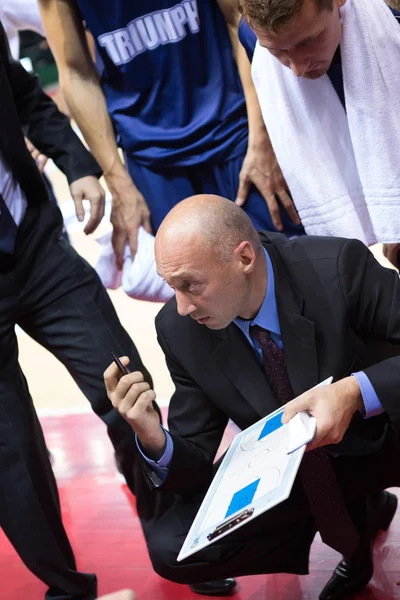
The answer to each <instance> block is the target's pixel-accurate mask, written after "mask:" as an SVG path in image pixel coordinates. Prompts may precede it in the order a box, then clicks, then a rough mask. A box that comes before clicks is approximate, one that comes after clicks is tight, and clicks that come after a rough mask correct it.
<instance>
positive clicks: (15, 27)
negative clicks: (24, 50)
mask: <svg viewBox="0 0 400 600" xmlns="http://www.w3.org/2000/svg"><path fill="white" fill-rule="evenodd" d="M0 21H1V22H2V24H3V27H4V30H5V32H6V35H7V37H8V41H9V43H10V49H11V54H12V55H13V57H14V58H15V59H16V60H18V58H19V35H18V32H19V31H21V30H24V29H29V30H31V31H36V33H40V34H41V35H44V29H43V25H42V22H41V19H40V13H39V6H38V3H37V0H0ZM0 193H1V195H2V196H3V198H4V201H5V203H6V205H7V208H8V210H9V211H10V213H11V216H12V218H13V219H14V221H15V222H16V224H17V225H19V224H20V223H21V221H22V219H23V217H24V215H25V211H26V206H27V203H26V199H25V195H24V193H23V191H22V190H21V188H20V186H19V185H18V184H17V183H16V182H15V181H14V180H13V177H12V174H11V172H10V171H9V169H8V168H7V166H6V165H5V163H4V162H3V161H2V160H1V158H0Z"/></svg>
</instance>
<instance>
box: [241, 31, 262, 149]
mask: <svg viewBox="0 0 400 600" xmlns="http://www.w3.org/2000/svg"><path fill="white" fill-rule="evenodd" d="M236 62H237V67H238V71H239V75H240V80H241V82H242V87H243V92H244V97H245V101H246V110H247V119H248V124H249V146H251V145H252V144H254V145H255V144H257V143H259V142H260V140H264V141H266V142H268V143H270V141H269V136H268V132H267V130H266V128H265V125H264V120H263V117H262V113H261V108H260V104H259V102H258V97H257V92H256V89H255V87H254V83H253V80H252V77H251V65H250V61H249V59H248V56H247V54H246V50H245V49H244V48H243V46H242V44H240V42H238V48H237V52H236Z"/></svg>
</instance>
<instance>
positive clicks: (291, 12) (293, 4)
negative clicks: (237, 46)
mask: <svg viewBox="0 0 400 600" xmlns="http://www.w3.org/2000/svg"><path fill="white" fill-rule="evenodd" d="M314 2H315V5H316V7H317V8H318V9H319V10H320V11H321V10H333V0H314ZM303 4H304V0H239V10H240V12H241V14H242V15H243V17H244V19H245V20H246V21H247V22H248V23H249V25H250V26H251V27H254V28H256V29H257V28H258V29H262V30H266V31H268V32H272V33H277V32H278V31H280V30H281V29H282V28H284V27H285V26H286V25H289V24H290V23H291V22H292V21H293V19H294V18H295V17H296V15H298V14H299V12H300V11H301V9H302V8H303Z"/></svg>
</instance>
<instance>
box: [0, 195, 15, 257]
mask: <svg viewBox="0 0 400 600" xmlns="http://www.w3.org/2000/svg"><path fill="white" fill-rule="evenodd" d="M17 231H18V227H17V224H16V223H15V221H14V219H13V218H12V216H11V213H10V211H9V210H8V207H7V204H6V203H5V201H4V198H3V196H2V195H1V194H0V252H5V253H6V254H14V248H15V240H16V237H17Z"/></svg>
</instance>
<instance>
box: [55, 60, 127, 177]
mask: <svg viewBox="0 0 400 600" xmlns="http://www.w3.org/2000/svg"><path fill="white" fill-rule="evenodd" d="M60 84H61V89H62V91H63V93H64V96H65V99H66V101H67V103H68V107H69V109H70V111H71V115H72V117H73V118H74V119H75V121H76V123H77V125H78V127H79V129H80V130H81V132H82V134H83V136H84V138H85V140H86V142H87V144H88V146H89V148H90V150H91V152H92V153H93V156H94V157H95V158H96V160H97V162H98V163H99V165H100V167H101V169H102V171H103V174H104V177H105V179H106V181H107V183H108V184H109V187H112V184H113V182H114V181H117V180H119V181H121V180H123V179H125V178H128V177H129V176H128V174H127V172H126V170H125V167H124V166H123V164H122V162H121V159H120V156H119V153H118V148H117V144H116V140H115V134H114V130H113V127H112V123H111V119H110V116H109V114H108V110H107V104H106V101H105V98H104V94H103V91H102V89H101V86H100V82H99V80H98V76H97V74H96V72H95V70H94V68H93V74H90V75H88V76H87V77H86V78H84V77H82V76H81V75H80V74H79V73H75V72H73V71H72V70H71V71H68V72H66V73H65V74H63V73H61V74H60Z"/></svg>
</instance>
